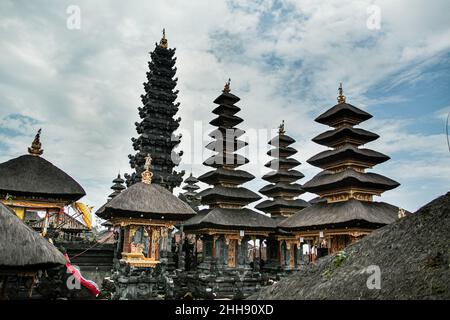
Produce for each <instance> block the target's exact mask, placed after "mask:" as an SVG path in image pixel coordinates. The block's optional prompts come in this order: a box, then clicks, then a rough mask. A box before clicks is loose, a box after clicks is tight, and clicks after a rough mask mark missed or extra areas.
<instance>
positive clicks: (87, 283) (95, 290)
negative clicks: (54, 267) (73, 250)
mask: <svg viewBox="0 0 450 320" xmlns="http://www.w3.org/2000/svg"><path fill="white" fill-rule="evenodd" d="M64 257H65V258H66V268H67V271H68V272H70V273H71V274H72V275H73V276H74V278H75V280H76V281H78V282H79V283H80V284H81V285H82V286H83V287H85V288H86V289H88V290H89V292H90V293H91V294H92V295H93V296H94V297H97V296H98V295H99V294H100V288H99V287H98V285H97V284H96V283H95V282H94V281H92V280H87V279H86V278H84V277H83V276H82V275H81V272H80V270H78V269H77V268H75V267H74V266H72V264H71V263H70V259H69V256H68V255H67V253H65V254H64Z"/></svg>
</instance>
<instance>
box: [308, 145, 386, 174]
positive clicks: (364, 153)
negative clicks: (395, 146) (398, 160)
mask: <svg viewBox="0 0 450 320" xmlns="http://www.w3.org/2000/svg"><path fill="white" fill-rule="evenodd" d="M389 159H390V157H388V156H387V155H385V154H383V153H380V152H377V151H374V150H371V149H361V148H358V147H355V146H353V145H351V144H348V145H346V146H344V147H342V148H338V149H334V150H325V151H323V152H320V153H318V154H316V155H315V156H313V157H311V158H309V159H308V160H307V162H308V163H309V164H310V165H313V166H315V167H319V168H322V169H328V168H333V167H336V166H338V165H341V164H342V163H348V162H352V163H358V164H359V165H361V166H363V167H366V168H367V167H368V168H370V167H372V166H374V165H377V164H380V163H383V162H385V161H387V160H389Z"/></svg>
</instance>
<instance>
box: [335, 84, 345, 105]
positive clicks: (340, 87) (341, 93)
mask: <svg viewBox="0 0 450 320" xmlns="http://www.w3.org/2000/svg"><path fill="white" fill-rule="evenodd" d="M338 92H339V96H338V98H337V101H338V103H345V96H344V90H343V89H342V82H341V83H340V84H339V89H338Z"/></svg>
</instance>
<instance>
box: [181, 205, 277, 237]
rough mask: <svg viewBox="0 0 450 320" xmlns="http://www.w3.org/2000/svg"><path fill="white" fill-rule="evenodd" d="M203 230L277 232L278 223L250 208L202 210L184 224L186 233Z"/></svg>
mask: <svg viewBox="0 0 450 320" xmlns="http://www.w3.org/2000/svg"><path fill="white" fill-rule="evenodd" d="M203 228H209V229H240V230H260V231H275V230H276V222H275V221H273V220H272V219H271V218H270V217H268V216H265V215H263V214H260V213H257V212H255V211H253V210H250V209H248V208H242V209H225V208H214V209H205V210H201V211H200V212H199V213H198V214H197V215H196V216H195V217H193V218H191V219H189V220H188V221H186V222H185V223H184V230H185V231H195V230H199V229H203Z"/></svg>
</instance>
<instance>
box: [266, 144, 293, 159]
mask: <svg viewBox="0 0 450 320" xmlns="http://www.w3.org/2000/svg"><path fill="white" fill-rule="evenodd" d="M296 153H297V150H295V149H294V148H292V147H279V148H278V147H277V148H275V149H270V150H269V151H267V155H269V156H271V157H275V158H278V157H290V156H292V155H294V154H296Z"/></svg>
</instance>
